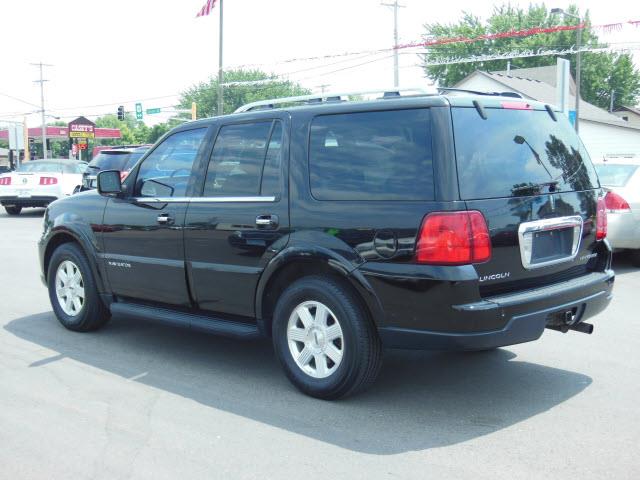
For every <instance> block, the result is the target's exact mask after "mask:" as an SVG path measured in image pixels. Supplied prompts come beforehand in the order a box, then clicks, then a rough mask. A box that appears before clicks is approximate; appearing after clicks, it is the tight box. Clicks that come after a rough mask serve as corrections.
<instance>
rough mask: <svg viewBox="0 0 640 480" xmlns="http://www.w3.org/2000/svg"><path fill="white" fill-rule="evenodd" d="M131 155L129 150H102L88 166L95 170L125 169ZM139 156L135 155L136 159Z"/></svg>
mask: <svg viewBox="0 0 640 480" xmlns="http://www.w3.org/2000/svg"><path fill="white" fill-rule="evenodd" d="M132 155H133V154H132V153H131V152H108V151H103V152H100V153H99V154H98V156H97V157H95V158H94V159H93V160H91V162H90V163H89V166H90V167H94V169H97V170H125V167H126V166H127V164H128V163H129V160H130V159H131V156H132ZM140 156H142V155H140ZM140 156H138V157H136V160H138V159H139V158H140Z"/></svg>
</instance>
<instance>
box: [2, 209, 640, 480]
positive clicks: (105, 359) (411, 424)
mask: <svg viewBox="0 0 640 480" xmlns="http://www.w3.org/2000/svg"><path fill="white" fill-rule="evenodd" d="M41 222H42V210H33V211H30V210H27V211H26V212H25V213H24V214H22V215H20V216H19V217H8V216H7V215H6V214H5V213H4V211H2V213H0V292H1V293H0V300H1V302H0V308H1V309H0V445H2V448H0V478H2V479H5V478H6V479H18V478H20V479H22V478H29V479H31V478H37V479H67V478H74V479H82V478H103V479H120V478H123V479H124V478H153V479H154V480H159V479H163V478H167V479H173V478H181V479H196V478H207V479H211V478H225V479H227V478H228V479H253V478H256V479H258V478H259V479H285V478H291V479H293V478H305V480H310V479H315V478H322V479H325V480H326V479H327V478H349V479H360V478H362V479H365V478H366V479H372V478H402V479H410V478H420V479H424V478H474V479H485V478H486V479H492V480H495V479H500V478H505V479H506V478H508V479H520V478H522V479H532V478H545V479H549V478H562V479H567V478H581V479H584V478H594V479H595V478H597V479H602V478H615V479H625V478H629V479H631V478H638V477H639V476H640V456H639V455H638V451H639V447H638V445H640V414H639V413H638V406H637V405H638V399H640V348H639V347H638V345H639V344H640V322H639V321H638V319H639V318H640V316H639V315H638V310H639V309H640V308H639V307H640V302H639V301H638V295H639V292H640V269H637V268H634V267H632V266H631V263H630V262H629V260H628V259H627V258H625V257H624V256H617V257H616V258H615V262H614V264H615V269H616V273H617V278H616V287H615V299H614V301H613V303H612V305H611V307H610V308H609V309H608V310H607V311H605V312H604V313H603V314H601V315H600V316H598V317H597V318H595V319H594V321H593V323H594V324H595V326H596V327H595V332H594V334H593V335H591V336H588V335H584V334H581V333H574V332H572V333H568V334H566V335H563V334H561V333H558V332H553V331H549V332H548V333H545V335H544V336H543V337H542V339H540V340H539V341H537V342H534V343H530V344H525V345H519V346H515V347H510V348H504V349H500V350H497V351H494V352H487V353H455V354H454V353H434V352H403V351H388V352H387V353H386V357H385V364H384V367H383V370H382V373H381V375H380V378H379V379H378V382H377V383H376V385H375V386H374V388H373V389H371V390H370V391H368V392H366V393H365V394H362V395H359V396H356V397H353V398H349V399H347V400H346V401H339V402H333V403H331V402H323V401H319V400H314V399H311V398H308V397H305V396H303V395H301V394H299V393H298V392H297V391H296V390H295V389H294V388H293V387H292V386H291V385H290V384H289V383H288V382H287V380H286V379H285V377H284V375H283V374H282V373H281V371H280V369H279V367H278V365H277V364H276V360H275V357H274V355H273V353H272V351H271V347H270V345H269V343H268V342H252V343H242V342H237V341H232V340H227V339H223V338H218V337H214V336H205V335H201V334H196V333H193V332H189V331H185V330H177V329H172V328H169V327H165V326H159V325H156V324H153V323H150V322H145V321H140V320H133V319H129V318H125V317H114V318H113V319H112V321H111V322H110V323H109V324H108V325H107V326H106V327H105V328H104V329H102V330H100V331H98V332H95V333H90V334H80V333H74V332H70V331H67V330H65V329H64V328H63V327H62V326H61V325H60V324H59V323H58V322H57V321H56V319H55V318H54V316H53V313H52V312H51V308H50V305H49V300H48V296H47V292H46V289H45V288H44V286H43V285H42V284H41V282H40V279H39V270H38V261H37V251H36V241H37V239H38V236H39V234H40V224H41Z"/></svg>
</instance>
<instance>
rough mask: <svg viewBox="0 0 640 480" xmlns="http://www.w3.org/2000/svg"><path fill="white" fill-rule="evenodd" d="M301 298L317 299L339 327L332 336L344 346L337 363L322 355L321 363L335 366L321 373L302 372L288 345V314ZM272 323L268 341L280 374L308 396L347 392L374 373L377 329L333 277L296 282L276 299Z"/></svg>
mask: <svg viewBox="0 0 640 480" xmlns="http://www.w3.org/2000/svg"><path fill="white" fill-rule="evenodd" d="M305 302H320V303H321V304H323V305H324V306H326V307H328V309H329V310H330V314H333V316H334V317H335V322H333V320H330V321H332V322H333V323H339V326H340V327H341V330H342V337H341V338H340V339H339V340H336V341H339V343H338V345H339V346H340V347H342V348H343V350H342V352H343V355H342V357H341V360H340V363H339V364H337V363H333V362H331V361H330V360H327V363H326V364H325V365H328V364H329V363H333V366H334V367H335V370H334V371H333V372H332V373H331V374H330V375H329V376H328V377H326V378H314V377H313V376H311V375H310V374H308V373H306V372H305V371H303V369H302V367H300V366H298V364H297V363H296V360H294V358H293V353H292V351H291V350H290V347H289V340H288V338H287V329H288V325H289V319H290V318H293V317H292V315H293V313H294V311H295V310H296V308H297V307H299V306H301V305H302V304H304V303H305ZM331 318H333V317H331ZM326 323H328V322H326ZM272 327H273V328H272V333H273V345H274V348H275V352H276V355H277V357H278V360H279V362H280V364H281V365H282V367H283V369H284V371H285V374H286V375H287V377H288V378H289V380H290V381H291V383H293V385H295V386H296V387H297V388H298V389H299V390H300V391H302V392H303V393H306V394H307V395H310V396H312V397H316V398H321V399H325V400H333V399H337V398H342V397H346V396H348V395H352V394H354V393H356V392H359V391H362V390H365V389H366V388H367V387H369V386H370V385H371V384H373V382H374V381H375V379H376V377H377V376H378V373H379V371H380V366H381V363H382V344H381V342H380V338H379V337H378V334H377V331H376V328H375V326H374V324H373V322H372V321H371V320H370V319H369V317H368V315H367V313H366V311H365V310H364V308H363V306H362V304H361V302H359V301H358V298H357V297H356V295H355V294H354V293H353V292H352V291H351V289H350V288H349V287H348V286H347V285H344V284H343V283H342V282H341V281H339V280H337V279H334V278H331V277H328V276H310V277H306V278H303V279H300V280H298V281H296V282H295V283H294V284H293V285H291V286H290V287H289V288H287V290H285V291H284V293H283V294H282V295H281V296H280V298H279V299H278V303H277V305H276V308H275V312H274V316H273V326H272ZM327 338H328V337H327ZM316 342H317V337H316ZM342 342H344V343H343V344H342ZM300 346H301V348H302V347H304V348H306V343H304V342H302V341H301V342H300ZM325 346H326V343H325ZM322 348H324V347H322ZM323 351H324V350H323ZM314 358H315V355H314ZM327 358H328V357H327ZM311 362H313V363H309V365H312V364H315V360H313V359H312V360H311Z"/></svg>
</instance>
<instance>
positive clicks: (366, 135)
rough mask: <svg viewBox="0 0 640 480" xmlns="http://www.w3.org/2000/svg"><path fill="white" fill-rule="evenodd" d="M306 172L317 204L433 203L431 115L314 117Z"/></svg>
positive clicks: (395, 113)
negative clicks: (322, 201) (372, 201)
mask: <svg viewBox="0 0 640 480" xmlns="http://www.w3.org/2000/svg"><path fill="white" fill-rule="evenodd" d="M309 172H310V177H311V178H310V184H311V193H312V195H313V196H314V197H315V198H316V199H318V200H433V190H434V188H433V166H432V155H431V131H430V122H429V110H428V109H412V110H393V111H381V112H363V113H348V114H338V115H322V116H318V117H316V118H315V119H314V120H313V122H312V123H311V137H310V146H309Z"/></svg>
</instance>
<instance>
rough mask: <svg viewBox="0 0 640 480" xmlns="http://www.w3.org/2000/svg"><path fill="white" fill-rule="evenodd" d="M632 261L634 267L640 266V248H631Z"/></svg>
mask: <svg viewBox="0 0 640 480" xmlns="http://www.w3.org/2000/svg"><path fill="white" fill-rule="evenodd" d="M631 263H632V265H633V266H634V267H640V250H631Z"/></svg>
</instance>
